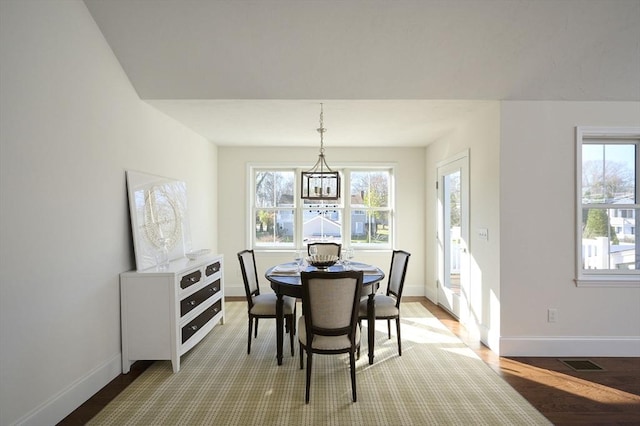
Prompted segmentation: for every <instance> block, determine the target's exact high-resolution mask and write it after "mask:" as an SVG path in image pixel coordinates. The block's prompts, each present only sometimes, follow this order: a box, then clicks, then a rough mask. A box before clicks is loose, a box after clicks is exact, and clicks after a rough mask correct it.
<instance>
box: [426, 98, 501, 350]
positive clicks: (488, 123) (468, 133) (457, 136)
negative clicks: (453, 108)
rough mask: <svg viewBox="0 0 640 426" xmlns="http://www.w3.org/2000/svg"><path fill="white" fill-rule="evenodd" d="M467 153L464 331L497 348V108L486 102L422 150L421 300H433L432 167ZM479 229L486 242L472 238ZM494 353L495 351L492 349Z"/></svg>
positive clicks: (434, 208)
mask: <svg viewBox="0 0 640 426" xmlns="http://www.w3.org/2000/svg"><path fill="white" fill-rule="evenodd" d="M465 150H469V181H470V182H469V193H470V194H469V204H470V205H469V211H470V215H469V242H468V250H469V255H470V271H469V278H470V282H469V313H470V317H469V318H468V319H466V320H464V321H465V324H466V326H467V327H468V328H469V329H470V330H472V331H474V332H477V333H480V336H481V338H482V341H483V342H485V343H486V344H488V345H491V346H492V347H496V346H497V341H498V339H497V336H498V335H499V330H500V323H499V318H500V315H499V314H500V310H499V298H500V252H501V251H500V199H499V198H500V197H499V179H500V172H499V159H500V109H499V103H498V102H487V103H486V105H485V106H484V107H483V108H479V109H478V110H477V111H476V113H475V114H474V115H472V116H470V117H469V119H468V120H467V122H466V123H465V125H464V126H461V127H460V128H458V129H456V130H455V131H453V132H452V133H450V134H448V135H447V136H446V137H444V138H442V139H441V140H440V141H438V142H437V143H434V144H432V145H429V146H428V147H427V150H426V178H427V181H428V185H427V198H426V234H425V235H426V241H427V253H428V256H427V263H426V269H425V271H426V272H425V279H426V282H427V287H426V296H427V297H428V298H429V299H431V300H433V301H437V287H436V279H437V268H436V267H437V256H436V227H437V222H436V219H437V216H436V215H437V192H436V188H435V182H436V181H437V164H438V163H439V162H442V161H444V160H447V159H449V158H451V157H453V156H455V155H456V154H458V153H460V152H462V151H465ZM478 228H486V229H488V231H489V238H488V240H486V241H484V240H481V239H479V238H478V237H477V230H478ZM496 350H497V349H496Z"/></svg>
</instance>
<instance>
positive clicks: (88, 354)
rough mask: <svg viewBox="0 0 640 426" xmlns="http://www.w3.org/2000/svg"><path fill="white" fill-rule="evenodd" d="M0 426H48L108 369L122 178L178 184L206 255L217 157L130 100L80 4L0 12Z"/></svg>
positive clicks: (115, 322)
mask: <svg viewBox="0 0 640 426" xmlns="http://www.w3.org/2000/svg"><path fill="white" fill-rule="evenodd" d="M0 31H1V32H0V49H1V50H0V58H1V62H0V64H1V65H0V66H1V69H0V86H1V90H2V96H1V109H0V112H1V115H0V129H1V130H0V132H1V133H0V141H1V145H0V147H1V156H0V160H1V163H0V173H1V175H0V176H1V179H0V185H1V193H0V194H1V200H0V206H1V209H2V210H1V216H0V231H1V238H0V256H1V257H0V333H1V334H0V351H1V352H0V375H1V379H0V424H2V425H10V424H14V423H24V424H42V425H44V424H49V425H50V424H55V423H56V422H57V421H59V420H60V419H62V418H63V417H64V416H66V415H67V414H68V413H69V412H70V411H72V410H73V409H75V408H76V407H77V406H78V405H79V404H81V403H82V402H84V400H86V399H87V398H88V397H90V396H91V395H93V394H94V393H95V392H96V391H98V390H99V389H100V388H102V387H103V386H104V385H106V384H107V383H108V382H109V381H110V380H111V379H112V378H113V377H115V376H116V375H118V374H119V373H120V372H121V365H120V303H119V278H118V274H119V273H120V272H122V271H126V270H129V269H132V268H134V266H135V264H134V258H133V246H132V239H131V232H130V226H129V216H128V205H127V196H126V187H125V172H124V171H125V169H134V170H139V171H144V172H148V173H153V174H159V175H163V176H169V177H173V178H177V179H181V180H184V181H186V182H187V188H188V193H189V200H188V202H189V210H190V224H191V232H192V240H193V243H194V247H210V248H212V249H214V250H216V248H217V247H216V244H215V243H216V240H215V234H216V226H217V225H216V223H217V218H216V212H217V203H216V195H215V194H216V189H217V181H216V179H217V178H216V176H217V174H216V170H215V164H216V163H217V151H216V148H215V147H214V146H212V145H211V144H210V143H208V142H207V141H205V140H204V139H203V138H201V137H199V136H197V135H195V134H194V133H192V132H191V131H189V130H187V129H186V128H184V127H183V126H182V125H179V124H178V123H176V122H175V121H173V120H172V119H170V118H168V117H167V116H165V115H163V114H161V113H159V112H157V111H156V110H154V109H153V108H151V107H150V106H148V105H147V104H145V103H144V102H141V101H140V100H139V98H138V96H137V95H136V93H135V91H134V90H133V88H132V87H131V85H130V83H129V81H128V80H127V77H126V76H125V74H124V72H123V70H122V69H121V67H120V65H119V64H118V62H117V60H116V59H115V57H114V55H113V53H112V51H111V50H110V48H109V46H108V45H107V44H106V42H105V40H104V39H103V37H102V34H101V33H100V31H99V30H98V28H97V26H96V25H95V23H94V21H93V19H92V18H91V16H90V14H89V12H88V11H87V9H86V7H85V5H84V3H82V2H80V1H56V2H53V1H37V2H36V1H6V0H3V1H2V2H0Z"/></svg>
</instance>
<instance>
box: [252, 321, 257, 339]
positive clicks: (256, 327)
mask: <svg viewBox="0 0 640 426" xmlns="http://www.w3.org/2000/svg"><path fill="white" fill-rule="evenodd" d="M253 337H255V338H256V339H257V338H258V317H256V334H255V335H254V336H253Z"/></svg>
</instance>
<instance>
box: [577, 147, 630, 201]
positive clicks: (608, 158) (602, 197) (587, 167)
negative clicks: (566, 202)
mask: <svg viewBox="0 0 640 426" xmlns="http://www.w3.org/2000/svg"><path fill="white" fill-rule="evenodd" d="M635 150H636V145H635V144H584V145H582V199H583V200H582V202H583V203H584V204H592V203H612V202H615V201H620V202H624V203H626V204H634V203H635V202H636V201H635V194H636V191H635V188H636V177H635V176H636V164H635V158H636V151H635Z"/></svg>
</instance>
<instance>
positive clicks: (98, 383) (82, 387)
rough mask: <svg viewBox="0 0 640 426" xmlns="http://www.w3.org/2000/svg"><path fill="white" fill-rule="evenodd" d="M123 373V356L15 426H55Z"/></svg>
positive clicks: (44, 404) (72, 384) (58, 394)
mask: <svg viewBox="0 0 640 426" xmlns="http://www.w3.org/2000/svg"><path fill="white" fill-rule="evenodd" d="M121 373H122V354H120V353H118V354H116V355H114V356H113V357H112V358H111V359H110V360H108V361H107V362H105V363H104V364H102V365H100V366H98V367H97V368H95V369H93V370H91V371H89V372H88V373H87V374H85V375H84V376H82V377H80V378H79V379H78V380H76V381H75V382H73V383H71V384H70V385H69V386H67V387H66V388H65V389H63V390H61V391H60V392H58V393H57V394H55V395H53V396H52V397H51V398H49V399H48V400H46V401H45V402H43V403H42V404H40V405H39V406H38V407H36V408H35V409H34V410H32V411H31V412H29V413H28V414H26V415H25V416H23V417H22V418H20V419H18V420H17V421H16V422H15V423H13V424H14V425H20V426H22V425H54V424H57V423H58V422H60V421H61V420H62V419H64V418H65V417H67V416H68V415H69V414H70V413H72V412H73V410H75V409H76V408H78V407H79V406H80V405H82V404H83V403H84V402H85V401H86V400H87V399H89V398H91V397H92V396H93V395H94V394H95V393H96V392H98V391H99V390H100V389H102V388H103V387H105V386H106V385H107V384H108V383H109V382H111V381H112V380H113V379H115V378H116V377H117V376H118V375H120V374H121Z"/></svg>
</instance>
